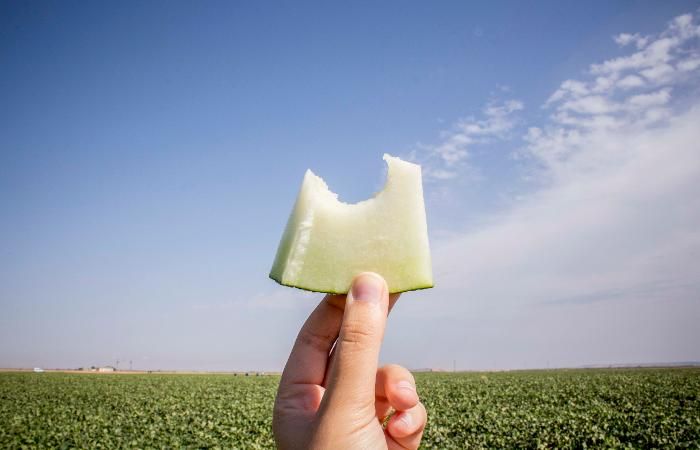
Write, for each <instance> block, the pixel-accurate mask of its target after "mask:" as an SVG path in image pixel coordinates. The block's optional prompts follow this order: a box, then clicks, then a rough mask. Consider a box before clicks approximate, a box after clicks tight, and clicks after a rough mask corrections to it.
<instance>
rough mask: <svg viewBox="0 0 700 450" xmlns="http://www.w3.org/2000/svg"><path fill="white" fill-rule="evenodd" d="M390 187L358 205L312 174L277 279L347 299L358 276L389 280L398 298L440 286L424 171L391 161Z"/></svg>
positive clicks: (286, 237)
mask: <svg viewBox="0 0 700 450" xmlns="http://www.w3.org/2000/svg"><path fill="white" fill-rule="evenodd" d="M384 160H385V161H386V163H387V165H388V169H389V170H388V173H387V180H386V185H385V186H384V189H382V190H381V191H380V192H378V193H377V194H375V195H374V197H373V198H371V199H369V200H365V201H361V202H359V203H355V204H347V203H343V202H341V201H339V200H338V195H337V194H334V193H333V192H331V191H330V190H329V189H328V186H327V185H326V183H325V182H324V181H323V180H322V179H321V178H320V177H318V176H316V175H314V173H313V172H311V171H310V170H307V171H306V174H305V175H304V181H303V183H302V185H301V189H300V191H299V195H298V196H297V200H296V203H295V204H294V209H293V210H292V213H291V215H290V216H289V220H288V222H287V228H286V229H285V230H284V234H283V235H282V240H281V241H280V244H279V247H278V249H277V256H276V257H275V262H274V264H273V265H272V270H271V271H270V278H272V279H273V280H275V281H277V282H278V283H280V284H283V285H285V286H292V287H296V288H300V289H306V290H309V291H316V292H328V293H335V294H344V293H347V292H348V289H349V288H350V283H351V282H352V279H353V277H354V276H355V275H357V274H359V273H361V272H365V271H371V272H376V273H378V274H380V275H382V276H383V277H384V278H385V279H386V281H387V284H388V286H389V291H390V292H392V293H396V292H403V291H410V290H416V289H425V288H430V287H433V275H432V267H431V262H430V247H429V246H428V227H427V224H426V220H425V206H424V204H423V185H422V182H421V168H420V166H419V165H417V164H412V163H409V162H406V161H402V160H401V159H399V158H395V157H392V156H389V155H384Z"/></svg>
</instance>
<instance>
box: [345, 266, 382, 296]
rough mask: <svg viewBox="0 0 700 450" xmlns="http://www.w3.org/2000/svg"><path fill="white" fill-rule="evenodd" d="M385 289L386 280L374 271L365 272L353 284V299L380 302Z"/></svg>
mask: <svg viewBox="0 0 700 450" xmlns="http://www.w3.org/2000/svg"><path fill="white" fill-rule="evenodd" d="M383 290H384V280H382V279H381V278H380V277H379V276H378V275H375V274H372V273H363V274H361V275H359V276H358V277H357V278H355V282H354V283H353V285H352V299H353V300H357V301H361V302H372V303H379V300H380V299H381V298H382V293H383Z"/></svg>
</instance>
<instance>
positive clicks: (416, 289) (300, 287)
mask: <svg viewBox="0 0 700 450" xmlns="http://www.w3.org/2000/svg"><path fill="white" fill-rule="evenodd" d="M268 276H269V277H270V279H272V280H274V281H275V282H276V283H277V284H280V285H282V286H286V287H291V288H295V289H300V290H302V291H308V292H318V293H319V294H333V295H346V294H347V291H345V292H336V291H321V290H318V289H311V288H308V287H304V286H300V285H294V284H290V283H284V282H282V281H280V280H278V279H277V278H275V277H274V276H273V275H272V273H270V274H269V275H268ZM433 287H435V284H434V283H433V284H431V285H429V286H428V285H425V286H417V287H412V288H408V289H402V290H399V291H391V290H390V291H389V294H401V293H403V292H411V291H422V290H423V289H430V288H433Z"/></svg>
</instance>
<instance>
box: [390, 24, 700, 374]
mask: <svg viewBox="0 0 700 450" xmlns="http://www.w3.org/2000/svg"><path fill="white" fill-rule="evenodd" d="M699 38H700V27H698V25H697V19H696V18H694V17H693V16H692V15H689V14H686V15H683V16H680V17H678V18H676V19H674V20H673V21H671V22H670V23H669V25H668V27H667V28H666V29H665V30H664V31H662V32H661V33H659V34H658V35H649V36H644V37H642V36H640V35H636V34H629V35H619V36H617V37H615V41H616V42H617V43H619V44H621V45H624V46H625V47H624V48H625V49H630V48H631V51H632V53H631V54H628V55H625V56H621V57H619V58H615V59H611V60H609V61H604V62H602V63H599V64H593V65H592V66H591V67H590V72H589V74H588V76H587V77H585V78H583V79H581V80H567V81H565V82H563V83H562V84H561V86H560V87H559V88H558V89H557V90H556V91H555V92H554V93H553V94H552V95H551V96H550V98H549V100H547V102H546V103H545V105H544V107H545V110H549V111H550V112H551V116H550V117H549V119H548V120H547V121H546V123H545V124H544V125H541V126H538V127H530V128H529V130H528V131H527V133H526V135H525V136H524V137H523V146H522V149H521V150H520V151H519V155H520V156H522V157H523V158H519V159H518V163H519V164H524V165H526V167H528V168H529V169H530V172H531V173H532V176H533V179H534V180H536V181H537V182H538V184H537V187H536V188H535V190H534V192H530V193H528V194H523V195H522V200H521V201H520V202H518V203H517V204H515V205H514V206H512V207H510V208H509V209H507V210H504V211H501V212H500V213H499V214H496V215H494V216H493V217H491V218H490V220H488V221H486V224H485V225H483V226H481V227H480V228H478V229H476V230H470V231H468V232H464V233H462V234H460V235H456V236H451V237H448V238H445V239H442V240H439V241H437V242H435V245H434V255H433V258H434V269H435V272H436V285H437V288H436V289H434V290H431V291H427V292H426V293H425V294H424V296H426V297H429V300H427V301H422V302H416V303H412V304H410V305H408V306H404V307H405V308H407V309H408V310H409V312H408V314H411V315H412V316H413V317H416V319H417V318H420V319H421V320H428V317H433V318H434V320H443V321H449V320H452V319H451V318H454V317H479V318H480V322H479V323H473V324H471V325H470V326H469V327H464V329H463V330H461V331H459V332H453V333H451V334H450V340H454V341H459V342H486V341H488V342H489V343H490V345H489V354H488V355H483V356H482V359H483V360H484V361H496V362H493V363H492V364H493V365H494V366H499V365H502V366H506V367H507V366H508V365H509V364H512V361H515V360H517V358H518V356H517V352H516V351H514V350H512V349H511V348H512V347H513V345H514V342H515V341H513V339H515V338H516V337H517V342H518V344H517V345H519V346H521V347H522V346H528V345H529V346H531V348H532V346H540V347H542V348H546V349H547V352H548V353H547V352H545V353H546V354H547V355H549V356H551V355H553V354H556V353H557V352H559V354H560V355H562V356H561V357H560V360H561V361H566V358H567V357H572V356H570V355H573V358H574V359H576V360H578V361H582V360H589V361H600V360H605V359H606V358H608V359H609V360H613V361H615V360H617V361H620V360H623V359H622V358H627V359H632V360H640V361H641V360H644V358H651V359H654V358H657V359H658V358H660V359H664V358H668V357H669V356H664V355H672V354H676V353H678V352H679V351H680V350H679V349H681V350H682V352H680V353H682V354H689V353H688V352H691V353H692V350H691V347H690V341H693V340H694V341H697V339H700V334H699V331H698V329H697V328H696V327H695V328H693V327H691V328H688V326H690V325H689V324H690V323H692V320H691V319H689V318H693V317H694V318H699V317H700V302H698V299H699V298H700V283H698V280H700V269H698V264H697V260H698V258H699V257H700V196H699V195H698V192H700V147H699V144H698V143H699V142H700V127H699V126H698V124H700V98H698V94H697V92H695V91H694V90H693V89H688V87H692V86H697V83H698V79H699V78H700V70H698V67H700V66H695V65H694V64H695V63H694V62H693V61H695V60H696V58H697V54H698V49H699V46H698V39H699ZM632 44H634V45H632ZM666 66H668V67H670V69H668V70H667V69H665V67H666ZM662 73H663V74H664V75H663V76H660V74H662ZM681 92H682V93H683V94H682V95H680V94H676V93H681ZM515 109H517V108H510V110H509V109H506V111H509V112H512V111H514V110H515ZM505 128H507V126H506V127H505ZM554 305H556V308H553V306H554ZM534 311H536V312H534ZM607 317H613V318H614V319H615V320H608V319H607ZM505 323H507V324H508V327H507V328H504V324H505ZM494 330H495V331H494ZM591 330H596V336H595V337H592V336H591V335H590V333H591ZM623 330H629V331H630V333H627V334H626V333H625V332H624V331H623ZM435 333H436V334H438V335H439V334H440V332H439V331H435ZM660 334H661V335H664V336H665V340H664V341H663V342H662V343H659V340H658V338H657V336H658V335H660ZM504 336H509V338H508V339H505V338H504ZM602 336H605V340H606V342H607V344H605V346H604V345H603V338H602ZM598 337H601V338H600V339H598ZM487 338H488V339H487ZM511 338H513V339H511ZM421 339H427V340H430V339H439V337H437V336H435V337H433V336H430V335H425V336H422V338H421ZM553 340H554V341H556V342H554V341H553ZM501 341H503V346H502V348H499V347H498V345H499V344H498V342H501ZM581 342H587V344H586V346H581V344H580V343H581ZM494 343H495V344H494ZM596 343H599V344H600V346H599V347H596V345H597V344H596ZM640 343H651V344H653V348H654V351H655V352H657V353H653V354H652V353H651V351H648V352H646V353H645V351H644V349H643V346H641V344H640ZM416 345H418V344H416ZM517 345H516V347H517ZM577 352H578V353H577ZM683 352H685V353H683ZM530 354H531V353H530ZM694 354H697V352H695V353H694ZM549 356H548V357H549ZM498 361H501V362H498ZM543 363H544V361H540V362H539V364H543ZM528 364H533V362H532V361H530V362H529V363H528ZM534 364H535V365H536V364H537V363H534Z"/></svg>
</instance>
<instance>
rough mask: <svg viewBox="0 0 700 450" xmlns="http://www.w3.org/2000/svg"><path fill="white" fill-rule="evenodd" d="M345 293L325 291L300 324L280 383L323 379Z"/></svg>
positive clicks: (337, 328)
mask: <svg viewBox="0 0 700 450" xmlns="http://www.w3.org/2000/svg"><path fill="white" fill-rule="evenodd" d="M344 304H345V296H344V295H326V296H325V297H324V298H323V300H321V303H319V304H318V306H317V307H316V309H314V311H313V312H312V313H311V315H310V316H309V318H308V319H306V322H304V325H303V326H302V327H301V330H300V331H299V334H298V335H297V339H296V341H295V342H294V347H292V352H291V353H290V355H289V359H288V360H287V364H286V365H285V366H284V371H283V372H282V379H281V380H280V383H281V384H317V385H321V383H323V377H324V375H325V373H326V365H327V364H328V355H329V353H330V351H331V349H332V348H333V344H334V343H335V340H336V339H337V338H338V333H339V331H340V323H341V322H342V321H343V305H344Z"/></svg>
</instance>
